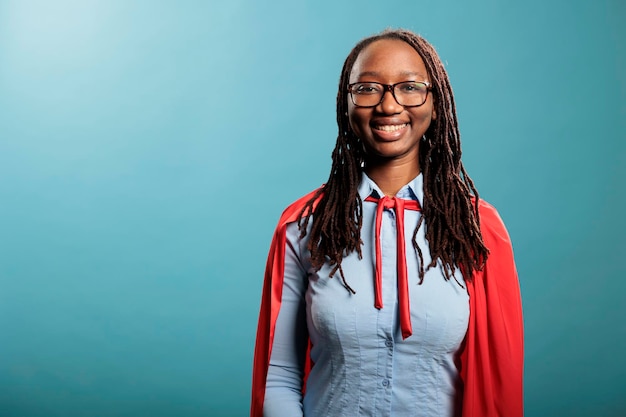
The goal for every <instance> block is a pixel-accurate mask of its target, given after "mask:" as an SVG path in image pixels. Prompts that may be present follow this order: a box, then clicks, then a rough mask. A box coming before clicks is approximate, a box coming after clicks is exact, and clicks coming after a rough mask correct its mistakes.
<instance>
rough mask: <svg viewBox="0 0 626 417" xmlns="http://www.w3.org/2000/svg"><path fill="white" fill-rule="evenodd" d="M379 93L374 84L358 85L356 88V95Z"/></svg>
mask: <svg viewBox="0 0 626 417" xmlns="http://www.w3.org/2000/svg"><path fill="white" fill-rule="evenodd" d="M379 91H380V87H378V86H377V85H375V84H360V85H357V86H356V89H355V92H356V93H357V94H376V93H378V92H379Z"/></svg>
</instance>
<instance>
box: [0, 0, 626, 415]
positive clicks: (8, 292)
mask: <svg viewBox="0 0 626 417" xmlns="http://www.w3.org/2000/svg"><path fill="white" fill-rule="evenodd" d="M625 22H626V3H625V2H624V1H622V0H612V1H611V0H599V1H591V0H589V1H571V0H570V1H566V0H552V1H544V0H529V1H524V2H519V1H517V2H505V1H497V0H485V1H475V2H468V1H437V2H435V1H428V2H426V1H417V0H411V1H408V0H407V1H401V0H389V1H367V0H360V1H352V2H348V1H345V2H343V1H326V0H279V1H272V2H258V1H253V0H231V1H224V2H217V1H148V0H134V1H124V0H109V1H105V0H83V1H78V0H76V1H70V0H57V1H52V0H50V1H47V0H40V1H37V0H20V1H17V0H15V1H12V0H0V417H39V416H41V417H57V416H58V417H74V416H102V417H109V416H152V417H160V416H182V417H186V416H189V417H193V416H244V415H246V413H247V412H248V408H249V390H250V380H251V377H250V375H251V363H252V353H253V343H254V338H255V331H256V320H257V314H258V309H259V302H260V293H261V286H262V274H263V269H264V266H265V257H266V254H267V250H268V246H269V243H270V238H271V234H272V231H273V228H274V226H275V222H276V221H277V219H278V216H279V215H280V213H281V211H282V209H283V208H284V207H285V206H286V205H287V204H289V203H290V202H291V201H293V200H294V199H296V198H297V197H299V196H301V195H303V194H304V193H306V192H308V191H310V190H311V189H313V188H314V187H317V186H319V185H320V184H321V183H322V182H324V181H325V180H326V178H327V176H328V172H329V168H330V154H331V151H332V148H333V146H334V142H335V137H336V125H335V95H336V88H337V82H338V79H339V73H340V70H341V66H342V64H343V60H344V58H345V56H346V55H347V54H348V52H349V51H350V49H351V47H352V46H353V45H354V44H355V43H356V42H357V41H358V40H359V39H361V38H362V37H364V36H367V35H370V34H373V33H375V32H378V31H380V30H382V29H384V28H386V27H404V28H408V29H412V30H414V31H416V32H419V33H421V34H422V35H424V36H425V37H426V38H427V39H429V40H430V41H431V42H432V43H433V44H434V45H435V46H436V47H437V49H438V51H439V53H440V55H441V57H442V59H443V60H444V62H445V63H446V65H447V70H448V72H449V75H450V78H451V82H452V85H453V87H454V90H455V94H456V100H457V105H458V106H457V110H458V116H459V120H460V127H461V133H462V141H463V150H464V155H463V157H464V162H465V165H466V167H467V169H468V171H469V173H470V175H471V176H472V177H473V179H474V180H475V182H476V184H477V187H478V189H479V191H480V192H481V196H483V197H484V198H485V199H487V200H488V201H490V202H491V203H493V204H494V205H495V206H496V207H497V208H498V209H499V211H500V213H501V215H502V217H503V218H504V220H505V222H506V224H507V226H508V228H509V231H510V234H511V236H512V239H513V241H514V248H515V253H516V259H517V265H518V269H519V275H520V281H521V288H522V294H523V300H524V309H525V326H526V366H525V375H526V378H525V404H526V411H527V413H526V415H527V416H528V417H539V416H565V415H567V416H593V417H602V416H625V415H626V395H624V394H625V393H626V382H625V381H626V355H624V353H625V352H626V297H625V294H626V280H625V275H626V268H625V266H624V264H623V263H622V261H623V258H624V255H623V254H624V252H625V251H626V244H625V243H624V242H625V239H624V235H625V233H626V227H625V221H624V215H623V213H622V211H623V209H624V206H625V204H626V195H625V191H626V187H624V184H623V179H622V175H623V171H622V170H623V169H624V167H625V166H626V123H625V120H626V48H625V45H626V24H625Z"/></svg>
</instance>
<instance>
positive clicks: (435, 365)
mask: <svg viewBox="0 0 626 417" xmlns="http://www.w3.org/2000/svg"><path fill="white" fill-rule="evenodd" d="M372 193H375V195H376V194H377V195H378V196H382V195H384V194H383V193H382V191H381V190H380V189H379V188H378V186H377V185H376V184H375V183H374V182H373V181H372V180H371V179H370V178H369V177H367V175H365V174H363V178H362V181H361V184H360V185H359V195H360V197H361V199H362V200H365V198H366V197H367V196H369V195H371V194H372ZM423 195H424V194H423V185H422V175H421V174H420V175H419V176H417V177H416V178H415V179H414V180H413V181H411V182H410V183H409V184H407V185H406V186H405V187H403V188H402V189H401V190H400V191H399V192H398V194H397V195H396V197H400V198H404V199H414V200H418V201H419V203H420V205H422V203H423ZM420 216H421V213H420V212H417V211H411V210H405V225H404V226H405V240H406V255H407V269H408V279H409V297H410V306H411V323H412V326H413V334H412V336H410V337H408V338H407V339H405V340H402V334H401V331H400V324H399V316H398V294H397V265H396V261H397V259H396V245H397V242H396V220H395V212H394V209H385V210H384V212H383V219H382V227H381V248H382V268H383V283H382V297H383V308H382V309H380V310H379V309H376V308H375V307H374V271H375V264H376V247H375V219H376V203H370V202H364V203H363V226H362V228H361V238H362V240H363V246H362V253H363V258H362V259H359V258H358V255H357V254H356V253H351V254H349V255H348V256H346V257H345V258H344V259H343V261H342V268H343V271H344V274H345V278H346V281H347V282H348V284H349V285H350V286H351V287H352V288H353V289H354V290H355V291H356V294H351V293H349V292H348V291H347V290H346V288H345V287H344V286H343V285H342V281H341V277H340V275H339V272H337V273H336V274H335V276H334V277H333V278H329V272H330V267H329V266H328V265H324V266H323V267H322V268H321V269H320V270H319V271H315V270H314V269H313V268H312V267H311V265H310V254H309V251H308V250H307V248H306V246H307V242H308V234H307V236H305V237H304V239H300V238H299V235H300V231H299V230H298V226H297V224H296V223H292V224H289V225H288V226H287V240H286V248H285V277H284V287H283V295H282V304H281V309H280V312H279V314H278V319H277V322H276V330H275V335H274V343H273V347H272V353H271V358H270V366H269V370H268V376H267V387H266V394H265V403H264V415H265V416H266V417H297V416H303V415H304V416H307V417H314V416H315V417H318V416H319V417H335V416H347V417H354V416H376V417H384V416H394V417H395V416H425V417H442V416H445V417H452V416H458V415H460V402H461V397H462V387H461V381H460V377H459V370H458V368H457V366H456V364H455V361H456V359H458V358H457V352H458V351H459V347H460V345H461V343H462V342H463V339H464V338H465V333H466V332H467V325H468V319H469V298H468V294H467V290H466V288H465V287H464V281H463V277H462V275H461V273H460V271H459V270H458V269H457V270H456V272H455V277H456V280H455V279H454V278H452V279H450V280H445V279H444V275H443V270H442V267H441V264H440V263H438V264H437V266H436V267H433V268H430V269H429V270H427V271H426V275H425V277H424V281H423V283H422V284H421V285H419V276H418V262H419V258H418V255H417V251H416V250H415V249H414V248H413V244H412V238H413V232H414V230H415V227H416V226H417V222H418V220H419V218H420ZM425 227H426V225H425V223H423V224H422V226H421V227H420V230H419V231H418V233H417V236H416V242H417V244H418V245H419V247H420V249H421V250H422V255H423V258H424V265H428V264H429V263H430V261H431V257H430V251H429V249H428V243H427V241H426V239H425V237H424V234H425ZM457 281H458V282H457ZM459 283H461V284H463V286H461V285H460V284H459ZM307 331H308V333H307ZM307 334H308V336H309V337H310V339H311V344H312V348H311V360H312V361H313V363H314V366H313V368H312V370H311V373H310V375H309V378H308V380H307V388H306V394H305V395H304V397H303V396H302V394H301V386H302V376H303V364H304V355H305V352H306V343H307Z"/></svg>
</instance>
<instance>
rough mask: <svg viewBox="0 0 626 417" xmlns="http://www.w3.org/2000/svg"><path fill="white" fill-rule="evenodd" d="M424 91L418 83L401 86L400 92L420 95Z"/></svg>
mask: <svg viewBox="0 0 626 417" xmlns="http://www.w3.org/2000/svg"><path fill="white" fill-rule="evenodd" d="M423 90H424V87H423V85H422V84H418V83H410V84H401V85H400V91H402V92H403V93H419V92H421V91H423Z"/></svg>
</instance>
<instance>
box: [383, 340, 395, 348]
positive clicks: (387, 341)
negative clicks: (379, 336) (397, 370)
mask: <svg viewBox="0 0 626 417" xmlns="http://www.w3.org/2000/svg"><path fill="white" fill-rule="evenodd" d="M385 346H387V347H392V346H393V342H392V341H391V340H389V339H387V340H385Z"/></svg>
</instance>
